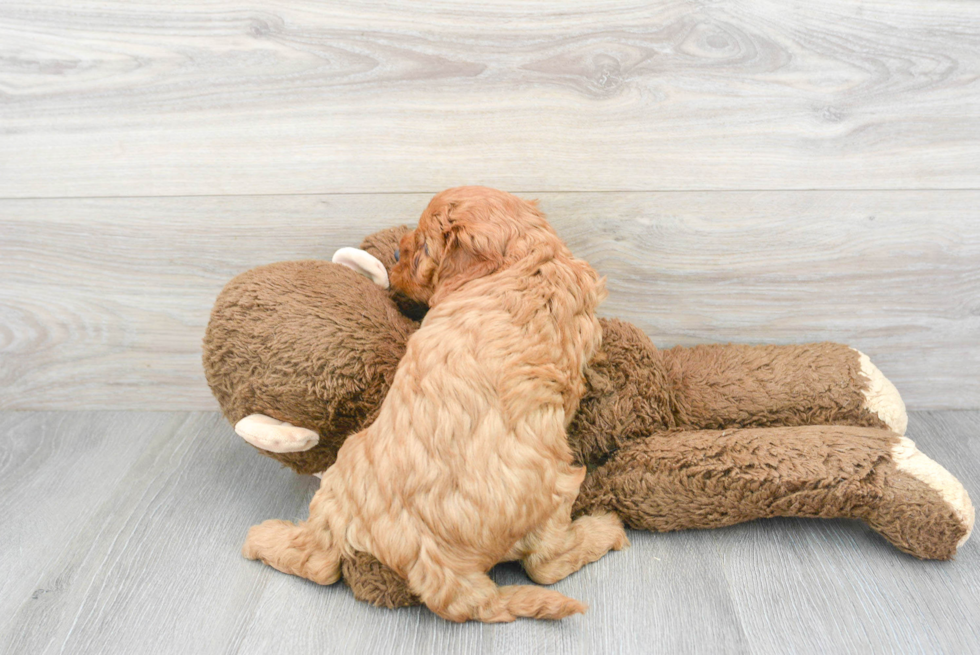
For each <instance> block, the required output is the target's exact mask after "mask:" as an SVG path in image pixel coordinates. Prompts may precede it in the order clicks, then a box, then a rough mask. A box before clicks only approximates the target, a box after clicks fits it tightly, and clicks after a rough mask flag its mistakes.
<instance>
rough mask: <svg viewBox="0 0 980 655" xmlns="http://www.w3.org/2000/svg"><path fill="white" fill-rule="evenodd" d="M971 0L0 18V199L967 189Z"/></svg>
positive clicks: (979, 149)
mask: <svg viewBox="0 0 980 655" xmlns="http://www.w3.org/2000/svg"><path fill="white" fill-rule="evenodd" d="M978 111H980V4H978V3H975V2H960V1H955V0H937V1H935V2H923V1H922V0H896V1H894V2H871V1H868V2H852V1H851V0H826V1H824V2H820V3H790V4H787V3H785V2H779V1H777V0H751V1H743V0H738V1H736V0H726V1H721V2H707V1H685V2H680V1H677V2H667V3H645V2H644V3H641V2H632V3H608V2H602V1H600V0H587V1H575V2H569V1H566V0H562V1H560V2H558V1H555V2H540V3H533V4H531V3H525V2H507V3H494V4H493V5H492V6H481V5H474V3H472V2H463V1H462V0H451V1H449V0H447V1H440V2H428V3H424V4H423V5H420V4H419V3H416V2H411V1H410V0H399V1H396V2H387V1H385V2H381V1H380V0H378V1H372V2H357V3H349V2H319V1H318V2H310V1H306V0H290V1H287V2H274V3H273V2H268V1H260V2H254V3H250V4H249V5H248V6H247V7H244V6H242V5H241V4H235V3H229V2H225V1H217V2H196V3H193V4H185V5H179V4H174V3H170V2H166V3H163V2H151V1H150V0H139V1H135V2H96V1H95V0H42V1H38V2H4V3H3V5H2V6H0V197H18V198H24V197H71V196H120V195H188V194H191V195H198V194H244V193H248V194H270V193H279V194H282V193H324V192H343V193H348V192H391V191H427V192H435V191H438V190H439V189H441V188H445V187H449V186H455V185H457V184H460V183H473V182H480V183H484V184H488V185H491V186H498V187H502V188H508V189H517V190H530V191H589V190H670V189H813V188H818V189H833V188H850V189H900V188H913V189H918V188H972V189H975V188H980V168H978V167H977V165H976V162H977V161H980V122H978V121H977V119H976V117H977V114H978Z"/></svg>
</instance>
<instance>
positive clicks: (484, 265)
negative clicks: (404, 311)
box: [430, 203, 507, 304]
mask: <svg viewBox="0 0 980 655" xmlns="http://www.w3.org/2000/svg"><path fill="white" fill-rule="evenodd" d="M440 219H441V220H440V227H441V228H442V238H443V250H442V257H441V259H440V262H439V268H438V272H437V275H438V280H439V290H438V292H437V293H436V295H433V297H432V301H430V304H434V302H436V301H437V300H438V297H440V296H443V295H445V294H446V293H448V292H449V291H451V290H452V289H456V288H458V287H459V286H460V285H462V284H464V283H466V282H469V281H470V280H475V279H476V278H480V277H484V276H486V275H490V274H491V273H493V272H494V271H496V270H497V269H498V268H500V266H501V265H502V264H503V261H504V247H505V246H504V244H505V243H506V241H507V238H506V234H504V230H503V229H502V226H500V225H493V224H491V223H489V222H487V221H477V220H473V218H472V217H470V216H468V215H467V213H466V212H465V210H463V209H461V208H460V207H459V206H458V205H457V204H456V203H451V204H450V205H449V206H448V207H447V209H446V211H445V213H444V214H443V215H442V216H441V217H440Z"/></svg>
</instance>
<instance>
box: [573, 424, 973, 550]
mask: <svg viewBox="0 0 980 655" xmlns="http://www.w3.org/2000/svg"><path fill="white" fill-rule="evenodd" d="M601 510H610V511H614V512H617V513H618V514H619V515H620V516H621V517H622V518H623V520H624V521H625V522H626V523H627V524H628V525H630V526H632V527H634V528H640V529H645V530H656V531H668V530H683V529H691V528H717V527H722V526H726V525H732V524H735V523H741V522H743V521H749V520H752V519H758V518H765V517H770V516H804V517H820V518H857V519H862V520H864V521H866V522H867V523H868V525H870V526H871V527H872V528H873V529H875V530H876V531H878V532H879V533H880V534H881V535H882V536H884V537H885V538H886V539H887V540H888V541H890V542H891V543H892V544H893V545H894V546H895V547H897V548H898V549H900V550H902V551H905V552H907V553H910V554H912V555H915V556H916V557H920V558H924V559H949V558H951V557H952V556H953V555H954V554H955V553H956V549H957V548H958V547H959V546H961V545H963V543H964V542H965V541H966V540H967V538H968V537H969V536H970V531H971V530H972V529H973V520H974V511H973V505H972V504H971V503H970V498H969V496H968V495H967V493H966V490H965V489H964V488H963V486H962V485H961V484H960V483H959V482H958V481H957V480H956V478H954V477H953V476H952V475H951V474H950V473H949V472H948V471H946V469H944V468H943V467H942V466H940V465H939V464H937V463H936V462H934V461H932V460H931V459H929V458H928V457H926V456H925V455H923V454H922V453H921V452H919V451H918V450H917V449H916V448H915V444H913V443H912V442H911V441H910V440H908V439H905V438H902V437H899V436H897V435H895V434H894V433H891V432H889V431H887V430H880V429H869V428H858V427H846V426H810V427H795V428H768V429H743V430H727V431H690V432H686V431H676V432H667V433H661V434H657V435H653V436H651V437H649V438H647V439H642V440H639V441H636V442H634V443H632V444H630V445H629V446H627V447H625V448H623V449H621V450H620V451H619V452H617V453H616V454H615V455H613V456H612V457H611V458H610V459H609V461H607V462H606V463H605V464H603V465H602V466H601V467H600V468H598V469H597V470H595V471H593V472H592V473H591V474H590V475H589V477H588V478H587V479H586V481H585V483H584V484H583V485H582V490H581V492H580V495H579V500H578V503H577V504H576V511H578V512H587V513H595V512H598V511H601Z"/></svg>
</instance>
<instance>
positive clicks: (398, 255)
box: [395, 250, 401, 262]
mask: <svg viewBox="0 0 980 655" xmlns="http://www.w3.org/2000/svg"><path fill="white" fill-rule="evenodd" d="M399 259H401V250H395V261H396V262H397V261H398V260H399Z"/></svg>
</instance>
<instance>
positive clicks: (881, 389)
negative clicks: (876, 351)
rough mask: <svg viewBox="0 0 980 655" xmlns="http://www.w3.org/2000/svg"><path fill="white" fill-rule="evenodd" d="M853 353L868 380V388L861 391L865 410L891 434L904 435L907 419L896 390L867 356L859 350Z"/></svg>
mask: <svg viewBox="0 0 980 655" xmlns="http://www.w3.org/2000/svg"><path fill="white" fill-rule="evenodd" d="M852 350H854V349H852ZM854 352H856V353H857V354H858V361H859V363H860V366H861V374H862V375H864V377H866V378H867V379H868V387H867V388H866V389H864V390H863V391H862V393H863V394H864V398H865V401H864V406H865V408H866V409H868V410H869V411H871V412H873V413H874V414H876V415H877V416H878V418H880V419H881V420H882V421H884V422H885V425H887V426H888V428H889V429H890V430H891V431H892V432H894V433H896V434H900V435H904V434H905V430H906V428H907V427H908V424H909V417H908V413H906V411H905V403H904V402H903V401H902V396H901V395H900V394H899V393H898V389H896V388H895V385H894V384H892V383H891V381H890V380H889V379H888V378H886V377H885V376H884V374H883V373H882V372H881V371H879V370H878V367H877V366H875V365H874V364H872V363H871V359H870V358H869V357H868V356H867V355H865V354H864V353H863V352H861V351H860V350H854Z"/></svg>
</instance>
